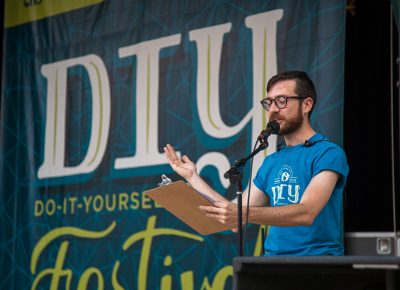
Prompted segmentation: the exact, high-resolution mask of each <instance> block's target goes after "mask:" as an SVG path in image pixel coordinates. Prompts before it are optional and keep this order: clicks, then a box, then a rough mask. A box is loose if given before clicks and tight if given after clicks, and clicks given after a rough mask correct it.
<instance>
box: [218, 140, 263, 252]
mask: <svg viewBox="0 0 400 290" xmlns="http://www.w3.org/2000/svg"><path fill="white" fill-rule="evenodd" d="M267 147H268V142H267V141H266V140H265V139H264V140H263V141H262V142H261V143H260V145H259V146H258V148H257V149H256V150H254V151H253V152H252V153H251V154H250V155H248V156H247V157H245V158H242V159H240V160H236V161H235V164H234V165H233V166H232V167H231V168H230V169H229V170H228V171H227V172H225V174H224V177H225V178H227V179H229V182H230V183H231V184H235V185H236V188H237V191H236V196H237V213H238V216H237V217H238V227H237V228H238V251H239V256H243V234H242V231H243V230H242V227H243V226H242V197H243V185H242V179H243V167H244V165H245V164H246V162H247V161H248V160H249V159H251V158H253V157H254V156H255V155H256V154H257V153H258V152H260V151H262V150H265V149H266V148H267ZM247 206H248V205H247Z"/></svg>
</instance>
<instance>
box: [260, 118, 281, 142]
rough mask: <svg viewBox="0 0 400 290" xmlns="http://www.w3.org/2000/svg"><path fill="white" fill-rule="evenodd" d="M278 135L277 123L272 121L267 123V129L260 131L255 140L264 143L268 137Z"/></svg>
mask: <svg viewBox="0 0 400 290" xmlns="http://www.w3.org/2000/svg"><path fill="white" fill-rule="evenodd" d="M278 133H279V123H278V122H277V121H275V120H272V121H269V122H268V124H267V128H266V129H265V130H262V131H261V133H260V135H259V136H258V138H257V140H258V141H260V142H266V141H267V138H268V137H269V135H271V134H278Z"/></svg>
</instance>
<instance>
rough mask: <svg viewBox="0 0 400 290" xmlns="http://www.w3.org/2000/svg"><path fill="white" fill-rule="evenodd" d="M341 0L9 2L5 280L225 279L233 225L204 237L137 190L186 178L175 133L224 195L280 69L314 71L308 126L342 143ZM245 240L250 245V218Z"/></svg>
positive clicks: (253, 235)
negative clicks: (173, 154) (174, 164)
mask: <svg viewBox="0 0 400 290" xmlns="http://www.w3.org/2000/svg"><path fill="white" fill-rule="evenodd" d="M345 2H346V1H344V0H342V1H318V0H315V1H290V0H286V1H285V0H280V1H279V0H277V1H240V0H236V1H200V0H198V1H189V0H176V1H165V0H152V1H133V0H103V1H101V0H97V1H93V0H92V1H89V0H87V1H71V0H68V1H67V0H60V1H44V0H24V1H22V0H18V1H15V0H8V1H6V12H5V31H4V55H3V74H2V76H3V78H2V93H1V131H0V139H1V148H0V158H1V163H0V201H1V203H0V225H1V226H0V249H1V258H0V259H1V260H0V267H1V269H0V271H1V277H2V279H1V280H0V288H1V289H18V290H21V289H139V290H145V289H162V290H168V289H185V290H190V289H214V290H217V289H231V287H232V266H231V262H232V258H233V257H234V256H236V255H237V240H236V234H235V233H233V232H231V231H226V232H222V233H218V234H213V235H208V236H201V235H199V234H198V233H196V232H195V231H194V230H192V229H191V228H190V227H188V226H187V225H185V224H184V223H182V222H181V221H180V220H178V219H177V218H176V217H174V216H173V215H171V214H169V213H168V212H167V211H166V210H165V209H163V208H161V207H160V206H159V205H157V204H155V203H154V202H153V201H152V200H151V199H149V198H148V197H146V196H145V195H143V191H145V190H147V189H150V188H154V187H156V186H157V184H158V183H159V182H160V181H161V178H160V176H161V174H166V175H167V176H168V177H170V178H171V179H172V180H179V179H180V178H179V177H178V176H177V175H175V174H174V173H173V172H172V170H171V169H170V167H169V165H168V164H167V162H166V159H165V158H164V156H163V150H162V148H163V146H164V145H165V144H167V143H171V144H173V145H175V147H176V149H177V150H178V151H179V152H180V153H181V154H187V155H189V156H190V158H191V159H192V160H193V161H195V162H196V164H197V167H198V170H199V172H200V173H201V175H202V176H204V178H205V179H206V180H207V181H208V182H209V183H210V184H211V185H212V186H213V187H215V188H216V189H217V190H218V191H219V192H221V193H222V194H224V195H225V196H226V197H227V198H233V197H234V196H235V187H234V186H230V185H229V181H228V180H226V179H224V178H223V174H224V173H225V172H226V171H227V170H228V169H229V167H230V166H231V164H233V162H234V161H235V160H237V159H240V158H242V157H245V156H247V155H248V154H249V153H250V152H251V150H252V147H253V145H254V143H255V141H256V137H257V136H258V134H259V133H260V131H261V130H262V129H264V128H265V125H266V123H267V121H268V120H267V119H266V114H265V112H264V111H263V110H262V108H261V106H260V104H259V101H260V100H261V99H262V98H264V97H265V96H266V92H265V87H266V82H267V80H268V79H269V78H270V77H271V76H272V75H274V74H276V73H277V72H279V71H283V70H305V71H307V73H309V75H310V76H311V78H312V79H313V80H314V81H315V83H316V87H317V92H318V96H319V99H318V102H317V108H316V110H315V111H314V113H313V119H312V123H313V125H314V127H315V128H316V129H317V130H318V131H319V132H320V133H322V134H325V135H326V136H328V137H329V138H330V139H331V140H332V141H334V142H336V143H339V144H341V141H342V125H343V124H342V111H343V73H344V70H343V67H344V36H345V8H346V6H345ZM278 142H279V140H277V138H276V137H272V136H271V137H270V138H269V148H268V149H267V150H266V151H265V152H263V153H261V154H259V155H258V156H257V158H255V160H254V166H253V168H254V170H256V169H257V168H258V166H259V165H260V163H261V160H262V159H263V158H264V157H265V156H266V154H269V153H271V152H273V151H274V150H275V148H276V145H277V143H278ZM249 176H250V173H249V165H246V167H245V170H244V177H245V180H248V178H249ZM246 184H247V182H246ZM244 243H245V255H259V253H260V249H261V246H260V244H261V243H260V240H259V238H258V226H254V225H253V226H249V227H248V228H247V235H246V239H245V242H244Z"/></svg>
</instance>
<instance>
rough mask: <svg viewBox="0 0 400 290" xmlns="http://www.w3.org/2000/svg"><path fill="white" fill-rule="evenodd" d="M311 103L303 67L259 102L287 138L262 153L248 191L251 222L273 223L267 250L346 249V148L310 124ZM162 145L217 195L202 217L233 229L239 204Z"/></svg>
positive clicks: (182, 171) (279, 79) (278, 79)
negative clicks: (264, 153) (344, 207)
mask: <svg viewBox="0 0 400 290" xmlns="http://www.w3.org/2000/svg"><path fill="white" fill-rule="evenodd" d="M315 103H316V92H315V87H314V84H313V82H312V81H311V79H310V78H309V77H308V76H307V74H306V73H304V72H300V71H291V72H283V73H280V74H278V75H275V76H274V77H272V78H271V79H270V80H269V82H268V85H267V98H265V99H264V100H262V101H261V104H262V106H263V108H264V109H265V110H267V114H268V118H269V120H270V121H272V120H275V121H276V122H278V124H279V125H280V129H279V135H281V136H283V138H284V140H285V146H283V147H282V148H280V150H279V151H277V152H275V153H273V154H271V155H270V156H267V157H266V158H265V160H264V162H263V164H262V165H261V167H260V169H259V170H258V173H257V175H256V177H255V178H254V180H253V185H252V187H251V192H250V201H249V206H250V208H249V222H250V223H254V224H260V225H269V226H270V227H269V233H268V237H267V239H266V241H265V244H264V247H265V252H266V255H271V256H272V255H314V256H316V255H335V256H339V255H343V252H344V249H343V189H344V186H345V182H346V178H347V175H348V171H349V168H348V165H347V161H346V156H345V153H344V151H343V150H342V149H341V148H340V147H338V146H337V145H336V144H334V143H332V142H330V141H328V139H327V138H326V137H324V136H322V135H321V134H318V133H316V132H315V131H314V129H313V128H312V127H311V124H310V115H311V112H312V110H313V108H314V106H315ZM164 151H165V155H166V157H167V158H168V160H169V163H170V165H171V167H172V168H173V169H174V170H175V172H177V173H178V174H179V175H181V176H182V177H184V178H185V179H186V180H187V181H188V182H189V183H190V184H191V185H192V186H193V187H194V188H195V189H197V190H198V191H200V192H203V193H206V194H207V195H209V196H210V197H211V198H213V199H214V200H215V201H216V202H215V203H214V205H213V206H205V207H201V209H202V210H203V211H204V212H205V213H206V215H207V216H210V217H213V218H215V219H217V220H219V221H220V222H222V223H224V224H228V225H229V226H231V228H235V227H237V206H236V204H235V203H233V202H231V201H227V200H226V199H225V198H223V197H222V196H221V195H220V194H218V193H217V192H216V191H215V190H213V189H212V188H211V187H210V186H209V185H208V184H207V183H206V182H205V181H204V180H203V179H202V178H201V177H200V176H199V175H198V174H197V172H196V166H195V164H194V163H193V162H192V161H190V159H189V158H188V157H187V156H183V157H182V158H179V157H178V156H177V154H176V153H175V150H174V148H173V147H172V146H171V145H167V146H166V147H165V148H164ZM243 200H246V201H247V197H246V196H245V194H244V196H243ZM245 212H246V211H245V210H243V213H245Z"/></svg>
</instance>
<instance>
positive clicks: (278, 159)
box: [254, 134, 349, 256]
mask: <svg viewBox="0 0 400 290" xmlns="http://www.w3.org/2000/svg"><path fill="white" fill-rule="evenodd" d="M309 142H311V146H305V145H304V144H299V145H296V146H291V147H284V148H283V149H281V150H280V151H278V152H275V153H273V154H271V155H270V156H268V157H267V158H265V160H264V162H263V164H262V165H261V167H260V169H259V170H258V172H257V175H256V177H255V178H254V184H255V185H256V186H257V187H258V188H259V189H260V190H261V191H263V192H264V193H265V194H266V195H267V196H268V198H269V202H270V205H271V206H283V205H289V204H296V203H299V202H300V200H301V198H302V196H303V193H304V191H305V189H306V188H307V186H308V184H309V183H310V181H311V179H312V178H313V177H314V176H315V175H317V174H318V173H320V172H321V171H324V170H330V171H334V172H337V173H339V174H340V175H341V176H340V178H339V180H338V182H337V184H336V186H335V188H334V190H333V192H332V195H331V197H330V199H329V201H328V202H327V204H326V205H325V207H324V208H323V209H322V210H321V212H320V213H319V214H318V216H317V217H316V218H315V220H314V222H313V224H312V225H310V226H287V227H282V226H270V227H269V233H268V236H267V239H266V240H265V243H264V247H265V252H266V255H270V256H275V255H299V256H320V255H335V256H338V255H343V253H344V247H343V189H344V186H345V183H346V178H347V175H348V172H349V167H348V165H347V160H346V155H345V153H344V151H343V150H342V149H341V148H340V147H339V146H337V145H336V144H334V143H332V142H330V141H328V139H327V138H326V137H324V136H322V135H320V134H315V135H314V136H313V137H312V138H311V139H310V140H309ZM312 142H314V143H312Z"/></svg>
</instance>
